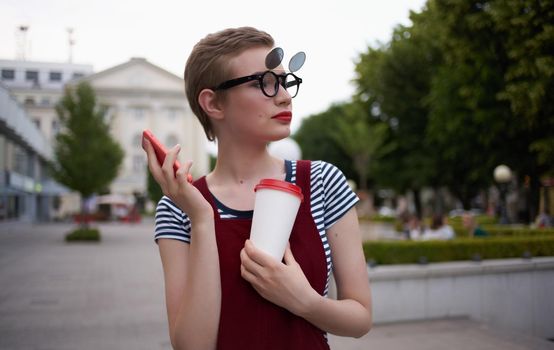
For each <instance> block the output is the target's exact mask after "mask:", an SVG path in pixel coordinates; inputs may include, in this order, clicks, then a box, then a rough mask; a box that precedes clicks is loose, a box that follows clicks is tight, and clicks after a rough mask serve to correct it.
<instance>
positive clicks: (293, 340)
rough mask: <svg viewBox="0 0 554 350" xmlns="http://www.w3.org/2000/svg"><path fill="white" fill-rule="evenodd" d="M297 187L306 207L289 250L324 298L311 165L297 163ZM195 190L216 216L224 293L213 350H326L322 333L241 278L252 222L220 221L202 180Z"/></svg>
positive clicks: (302, 207)
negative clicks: (214, 349)
mask: <svg viewBox="0 0 554 350" xmlns="http://www.w3.org/2000/svg"><path fill="white" fill-rule="evenodd" d="M296 184H297V185H298V186H300V187H301V188H302V193H303V195H304V201H303V202H302V204H301V205H300V209H299V211H298V215H297V217H296V221H295V222H294V226H293V229H292V233H291V237H290V240H289V241H290V246H291V250H292V253H293V255H294V258H295V259H296V261H297V262H298V263H299V264H300V266H301V267H302V270H303V271H304V274H305V275H306V278H307V279H308V281H309V282H310V284H311V285H312V287H313V288H314V289H315V290H316V291H317V292H318V293H319V294H321V295H323V292H324V289H325V285H326V283H327V262H326V259H325V252H324V249H323V244H322V242H321V238H320V236H319V231H318V230H317V227H316V226H315V223H314V221H313V218H312V213H311V206H310V162H309V161H298V162H297V171H296ZM195 186H196V187H197V188H198V189H199V190H200V192H201V193H202V194H203V195H204V197H205V198H206V199H207V200H208V202H210V204H211V205H212V208H213V210H214V218H215V232H216V239H217V246H218V251H219V265H220V271H221V289H222V298H221V317H220V321H219V332H218V338H217V349H219V350H228V349H241V350H249V349H252V350H254V349H255V350H272V349H275V350H284V349H287V350H306V349H329V345H328V344H327V340H326V337H325V332H323V331H322V330H320V329H319V328H317V327H315V326H314V325H312V324H311V323H309V322H308V321H306V320H305V319H303V318H301V317H298V316H296V315H294V314H292V313H290V312H289V311H288V310H286V309H284V308H281V307H279V306H277V305H275V304H273V303H271V302H269V301H267V300H266V299H264V298H263V297H261V296H260V295H259V294H258V292H256V290H255V289H254V288H253V287H252V285H251V284H250V283H249V282H247V281H246V280H244V279H243V278H242V276H241V274H240V251H241V250H242V248H243V247H244V242H245V241H246V239H248V238H249V236H250V227H251V224H252V220H251V219H224V220H222V219H221V218H220V217H219V215H218V211H217V207H216V205H215V202H214V200H213V197H212V195H211V193H210V192H209V190H208V186H207V183H206V178H205V177H202V178H200V179H199V180H197V181H196V182H195ZM276 214H278V213H276Z"/></svg>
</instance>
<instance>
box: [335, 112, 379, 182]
mask: <svg viewBox="0 0 554 350" xmlns="http://www.w3.org/2000/svg"><path fill="white" fill-rule="evenodd" d="M387 132H388V127H387V125H386V124H384V123H374V124H372V125H370V123H369V122H368V116H367V112H366V111H365V109H364V108H363V105H362V104H359V103H354V102H353V103H349V104H345V105H343V106H342V113H341V116H340V117H339V118H337V119H336V125H335V128H334V129H333V130H332V131H331V137H332V138H333V140H334V141H335V144H336V145H338V147H339V148H340V149H342V150H343V151H344V153H345V154H347V155H348V158H350V159H351V160H352V164H353V167H354V171H355V172H356V175H357V179H358V184H359V187H360V190H362V191H367V189H368V188H367V183H368V178H369V170H370V165H371V164H372V161H373V160H374V159H376V158H378V157H379V156H381V155H382V154H383V153H385V151H386V150H385V149H384V148H383V145H384V141H385V139H386V137H387Z"/></svg>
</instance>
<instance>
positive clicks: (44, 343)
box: [0, 221, 554, 350]
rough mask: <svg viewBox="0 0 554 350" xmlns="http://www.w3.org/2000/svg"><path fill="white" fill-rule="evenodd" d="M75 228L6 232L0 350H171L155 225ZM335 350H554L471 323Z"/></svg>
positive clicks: (438, 324) (427, 326) (383, 332)
mask: <svg viewBox="0 0 554 350" xmlns="http://www.w3.org/2000/svg"><path fill="white" fill-rule="evenodd" d="M72 227H73V226H72V225H70V224H40V225H34V224H24V223H14V222H10V223H0V349H9V350H24V349H25V350H27V349H33V350H34V349H36V350H65V349H67V350H69V349H72V350H73V349H79V350H80V349H84V350H88V349H91V350H92V349H108V350H111V349H115V350H117V349H122V350H125V349H144V350H152V349H170V348H171V347H170V344H169V339H168V335H167V329H166V328H167V325H166V315H165V307H164V293H163V277H162V269H161V263H160V259H159V255H158V251H157V246H156V245H155V244H154V242H153V240H152V237H153V234H152V229H153V223H152V222H151V221H148V222H145V223H143V224H117V223H114V224H107V225H101V226H100V228H101V231H102V238H103V240H102V242H101V243H100V244H95V243H92V244H91V243H89V244H85V243H72V244H67V243H65V242H64V235H65V233H66V232H67V231H68V230H69V229H71V228H72ZM329 342H330V344H331V346H332V348H333V349H335V350H340V349H344V350H354V349H379V350H388V349H391V350H392V349H410V350H418V349H514V350H515V349H554V343H551V342H548V341H546V340H542V339H536V338H531V337H527V336H523V335H520V334H513V333H509V332H505V331H498V330H495V329H492V328H490V327H488V326H486V325H483V324H479V323H476V322H473V321H471V320H467V319H450V320H437V321H427V322H414V323H402V324H390V325H377V326H375V327H374V329H373V330H372V331H371V332H370V333H369V334H368V335H366V336H365V337H363V338H361V339H348V338H341V337H335V336H329Z"/></svg>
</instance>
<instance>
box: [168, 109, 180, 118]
mask: <svg viewBox="0 0 554 350" xmlns="http://www.w3.org/2000/svg"><path fill="white" fill-rule="evenodd" d="M178 115H179V109H178V108H168V109H167V116H168V118H169V119H170V120H175V118H177V116H178Z"/></svg>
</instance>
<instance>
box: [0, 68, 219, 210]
mask: <svg viewBox="0 0 554 350" xmlns="http://www.w3.org/2000/svg"><path fill="white" fill-rule="evenodd" d="M0 70H1V77H0V80H1V83H2V84H4V85H5V87H6V88H8V89H9V93H10V94H12V95H13V96H14V97H15V99H16V100H17V102H19V103H20V104H21V105H22V106H23V107H24V109H25V112H26V114H27V115H28V116H29V118H30V119H31V121H32V122H33V123H34V124H35V125H36V126H37V127H38V129H39V130H40V131H41V132H42V134H43V135H44V136H45V138H46V140H47V142H48V143H49V146H50V145H53V142H54V140H55V136H56V134H57V133H58V132H59V130H60V123H59V120H58V117H57V114H56V110H55V106H56V104H57V103H58V101H59V100H60V98H61V97H62V95H63V88H64V86H65V85H66V84H70V85H71V84H75V83H76V82H78V81H79V80H86V81H88V82H90V83H91V85H92V86H93V88H94V89H95V91H96V94H97V97H98V102H99V103H100V104H101V105H103V106H105V107H107V108H108V113H107V118H108V121H109V123H110V125H111V132H112V134H113V136H114V138H115V139H116V140H117V141H118V142H119V143H120V145H121V147H122V148H123V150H124V152H125V158H124V160H123V164H122V166H121V169H120V173H119V176H118V177H117V178H116V180H115V181H114V182H113V183H112V185H111V187H110V190H111V192H112V193H115V194H123V195H128V196H131V195H132V194H145V192H146V175H147V172H146V171H147V170H146V156H145V154H144V151H143V150H142V148H141V146H140V143H141V135H142V131H143V130H144V129H146V128H147V129H150V130H151V131H152V132H153V133H154V134H155V135H156V136H157V137H158V138H159V139H160V141H161V142H162V143H164V144H165V145H166V146H172V145H174V144H176V143H180V144H181V146H182V150H181V154H180V160H181V161H184V160H186V159H192V160H193V161H194V166H193V169H192V172H193V175H194V176H195V177H198V176H200V175H203V174H206V173H207V172H208V168H209V156H208V152H207V148H206V146H207V140H206V137H205V135H204V131H203V130H202V127H201V126H200V124H199V122H198V120H197V119H196V117H195V116H194V115H193V113H192V112H191V110H190V108H189V106H188V102H187V100H186V97H185V93H184V83H183V80H182V79H181V78H180V77H178V76H176V75H174V74H172V73H170V72H168V71H166V70H164V69H162V68H160V67H158V66H156V65H154V64H152V63H150V62H148V61H147V60H145V59H143V58H132V59H131V60H129V61H128V62H126V63H123V64H120V65H118V66H115V67H112V68H109V69H106V70H104V71H101V72H98V73H95V74H93V69H92V66H91V65H86V64H74V63H51V62H32V61H18V60H0ZM78 210H79V198H78V196H74V195H73V196H70V195H68V194H64V198H63V200H62V203H61V207H60V208H59V210H58V212H59V215H60V216H64V215H66V214H67V213H71V212H77V211H78Z"/></svg>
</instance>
